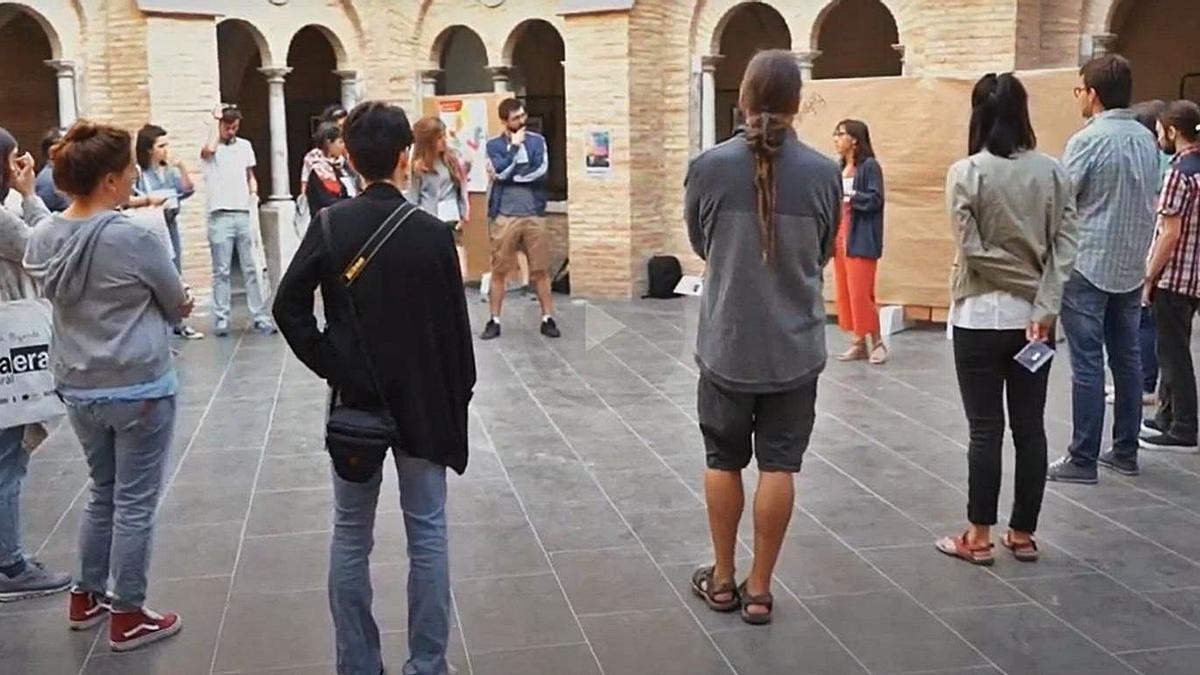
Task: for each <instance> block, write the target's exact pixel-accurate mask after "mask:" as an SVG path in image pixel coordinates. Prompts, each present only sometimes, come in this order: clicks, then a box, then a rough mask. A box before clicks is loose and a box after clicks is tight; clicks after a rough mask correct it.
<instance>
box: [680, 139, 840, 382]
mask: <svg viewBox="0 0 1200 675" xmlns="http://www.w3.org/2000/svg"><path fill="white" fill-rule="evenodd" d="M775 162H776V163H775V177H776V195H777V198H776V203H775V223H776V231H777V233H778V239H777V244H776V256H775V261H774V263H773V264H768V263H765V262H764V261H763V256H762V240H761V238H760V235H759V226H758V203H757V197H756V192H755V189H754V173H755V172H754V155H753V153H752V152H751V151H750V146H749V145H748V144H747V143H746V140H745V139H744V138H743V137H742V136H740V135H739V136H734V137H733V138H731V139H730V140H728V141H726V142H724V143H722V144H720V145H718V146H716V147H714V148H711V149H710V150H708V151H706V152H704V153H703V154H701V155H700V156H699V157H697V158H696V159H695V160H693V161H692V164H691V166H690V167H689V169H688V176H687V182H686V184H685V185H686V188H687V191H686V197H685V199H686V201H685V206H684V216H685V218H686V220H687V227H688V236H689V237H690V239H691V242H692V248H693V249H694V250H695V251H696V254H697V255H699V256H700V257H701V258H703V259H704V260H705V261H706V262H707V263H708V267H707V270H706V271H705V275H704V294H703V298H702V305H701V309H700V325H699V331H698V335H697V339H696V363H697V364H698V365H699V366H700V370H701V372H702V373H703V374H704V375H705V376H706V377H708V378H710V379H711V380H712V381H713V382H715V383H716V384H717V385H718V386H720V387H722V388H724V389H728V390H730V391H736V392H746V393H775V392H783V391H790V390H792V389H795V388H796V387H798V386H800V385H802V384H805V383H806V382H808V381H811V380H812V379H813V378H815V377H816V376H817V375H819V374H820V372H821V371H822V370H823V369H824V368H825V358H826V352H825V300H824V297H823V286H824V278H823V270H824V267H825V264H826V263H827V262H828V261H829V259H830V257H831V256H832V255H833V241H834V235H835V233H836V231H837V223H838V217H839V213H840V209H841V203H842V180H841V171H839V170H838V167H837V165H836V164H835V163H834V162H833V161H832V160H830V159H828V158H827V157H825V156H824V155H822V154H820V153H818V152H817V151H815V150H813V149H812V148H810V147H808V146H807V145H805V144H803V143H801V142H800V141H799V140H798V139H797V138H796V137H795V135H794V134H793V135H792V136H791V137H790V138H789V139H788V141H787V142H786V144H785V145H784V147H783V148H782V149H781V151H780V153H779V156H778V157H776V159H775Z"/></svg>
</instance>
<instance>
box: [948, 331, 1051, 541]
mask: <svg viewBox="0 0 1200 675" xmlns="http://www.w3.org/2000/svg"><path fill="white" fill-rule="evenodd" d="M1025 345H1026V339H1025V331H1023V330H968V329H965V328H955V329H954V365H955V370H956V371H957V372H958V387H959V390H960V391H961V392H962V399H963V408H964V409H965V410H966V413H967V423H968V426H969V427H970V430H971V442H970V446H969V449H968V452H967V460H968V464H969V467H970V478H969V484H970V486H969V493H968V497H967V519H968V520H970V522H971V523H973V524H975V525H989V526H990V525H995V524H996V504H997V502H998V501H999V499H1000V467H1001V450H1002V449H1003V447H1004V404H1005V399H1006V398H1007V401H1008V414H1009V424H1010V426H1011V427H1012V435H1013V444H1014V445H1015V446H1016V448H1017V463H1016V483H1015V485H1014V486H1013V487H1014V492H1015V494H1014V498H1013V508H1012V517H1011V518H1010V519H1009V527H1011V528H1012V529H1014V530H1017V531H1019V532H1029V533H1033V532H1035V531H1036V530H1037V521H1038V514H1039V513H1040V512H1041V510H1042V495H1043V494H1044V493H1045V491H1046V425H1045V411H1046V387H1047V385H1048V384H1049V381H1050V366H1051V365H1052V364H1049V365H1046V366H1043V367H1042V369H1041V370H1039V371H1038V372H1037V373H1031V372H1029V371H1028V370H1026V369H1025V367H1024V366H1022V365H1021V364H1019V363H1017V362H1016V361H1014V360H1013V357H1014V356H1016V354H1017V352H1019V351H1021V350H1022V349H1023V348H1024V347H1025Z"/></svg>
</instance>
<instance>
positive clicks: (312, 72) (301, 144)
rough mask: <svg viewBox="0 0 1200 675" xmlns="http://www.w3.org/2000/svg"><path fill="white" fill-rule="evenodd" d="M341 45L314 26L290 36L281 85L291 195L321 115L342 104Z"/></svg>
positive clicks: (293, 192) (298, 185)
mask: <svg viewBox="0 0 1200 675" xmlns="http://www.w3.org/2000/svg"><path fill="white" fill-rule="evenodd" d="M340 51H341V45H340V44H339V43H338V42H337V38H336V37H333V36H332V35H331V34H329V33H327V32H326V31H325V30H324V29H323V28H320V27H318V26H305V27H304V28H301V29H300V30H299V31H297V32H296V34H295V35H294V36H293V37H292V42H291V44H290V45H289V47H288V54H287V65H288V67H289V68H291V72H290V73H288V75H287V79H286V80H285V82H284V85H283V91H284V101H285V106H286V109H287V148H288V181H289V184H290V186H291V193H292V195H298V194H299V193H300V166H301V164H302V163H303V162H304V155H305V154H306V153H307V152H308V150H309V148H311V147H312V135H313V132H315V131H316V127H317V124H318V120H319V119H320V117H321V113H322V112H324V110H325V109H326V108H327V107H328V106H330V105H335V104H336V105H341V104H342V80H341V77H339V75H338V72H337V68H338V60H339V54H340Z"/></svg>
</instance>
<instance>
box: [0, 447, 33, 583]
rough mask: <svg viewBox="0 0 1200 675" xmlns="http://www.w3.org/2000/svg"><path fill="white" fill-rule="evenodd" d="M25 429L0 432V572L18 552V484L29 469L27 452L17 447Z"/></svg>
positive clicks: (18, 558) (20, 554)
mask: <svg viewBox="0 0 1200 675" xmlns="http://www.w3.org/2000/svg"><path fill="white" fill-rule="evenodd" d="M24 437H25V427H23V426H20V427H10V428H8V429H0V568H3V567H9V566H11V565H16V564H17V563H19V562H20V561H21V559H22V558H23V557H24V556H25V551H24V550H23V549H22V548H21V482H22V481H23V480H24V479H25V472H26V471H27V470H28V468H29V452H28V451H27V450H25V448H24V446H22V445H21V440H22V439H23V438H24Z"/></svg>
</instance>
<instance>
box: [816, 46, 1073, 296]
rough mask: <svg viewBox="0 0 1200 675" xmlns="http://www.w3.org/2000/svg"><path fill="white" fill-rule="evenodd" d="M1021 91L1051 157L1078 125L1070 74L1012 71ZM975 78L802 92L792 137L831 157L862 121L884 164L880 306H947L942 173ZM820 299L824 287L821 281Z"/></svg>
mask: <svg viewBox="0 0 1200 675" xmlns="http://www.w3.org/2000/svg"><path fill="white" fill-rule="evenodd" d="M1018 76H1019V77H1020V78H1021V80H1022V82H1024V84H1025V87H1026V88H1027V89H1028V90H1029V96H1030V111H1031V116H1032V118H1033V125H1034V129H1035V131H1036V132H1037V135H1038V141H1039V146H1038V149H1039V150H1041V151H1043V152H1046V153H1048V154H1051V155H1054V156H1058V155H1060V154H1061V152H1062V149H1063V148H1064V147H1065V146H1066V142H1067V139H1068V138H1070V136H1071V134H1073V133H1074V132H1075V131H1076V130H1078V129H1079V128H1080V127H1081V126H1082V124H1083V120H1082V118H1081V117H1080V115H1079V111H1078V109H1077V108H1076V106H1075V102H1074V99H1073V97H1072V88H1073V87H1074V86H1075V84H1076V80H1077V78H1078V75H1077V71H1075V70H1074V69H1064V70H1042V71H1030V72H1025V73H1018ZM975 81H976V78H953V77H890V78H865V79H853V80H816V81H813V82H808V83H806V84H805V90H804V104H803V106H802V110H801V119H800V121H799V122H798V127H799V130H800V136H801V138H802V139H804V141H805V142H807V143H809V144H811V145H813V146H814V147H816V148H817V149H818V150H821V151H823V152H827V153H829V154H830V155H832V154H833V139H832V134H833V130H834V128H835V127H836V126H837V123H838V122H839V121H840V120H842V119H846V118H854V119H861V120H863V121H865V122H866V123H867V125H868V126H869V127H870V129H871V141H872V143H873V144H874V146H875V152H876V155H877V156H878V159H879V162H880V164H881V165H882V166H883V173H884V182H885V185H886V199H887V202H886V211H885V223H884V230H885V232H884V242H885V243H884V254H883V260H881V261H880V267H879V277H878V281H877V283H876V297H877V299H878V301H879V303H880V304H881V305H890V304H898V305H920V306H925V307H936V308H945V307H947V306H948V305H949V301H950V298H949V275H950V266H951V264H952V262H953V259H954V243H953V239H952V238H951V234H950V224H949V219H948V218H947V216H946V208H945V196H944V193H945V180H946V171H947V170H948V169H949V168H950V165H951V164H953V163H954V162H955V161H957V160H958V159H960V158H962V157H964V156H966V154H967V124H968V121H969V119H970V115H971V102H970V99H971V89H972V87H974V85H975ZM826 290H827V293H828V297H829V298H832V297H833V290H834V287H833V284H832V281H831V280H827V283H826Z"/></svg>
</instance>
